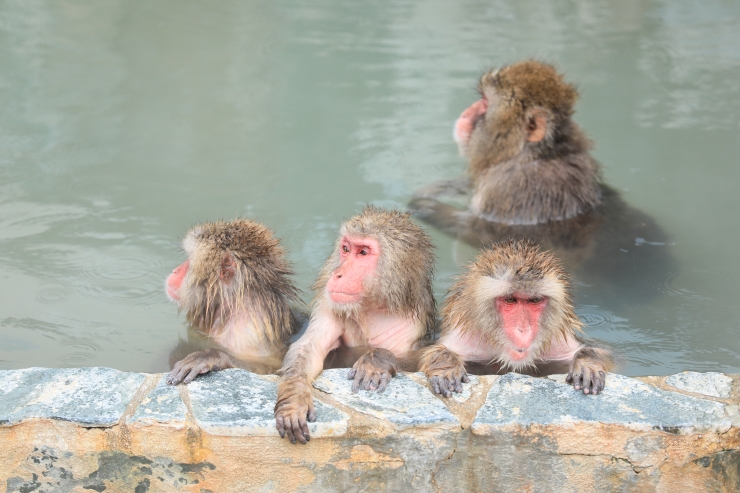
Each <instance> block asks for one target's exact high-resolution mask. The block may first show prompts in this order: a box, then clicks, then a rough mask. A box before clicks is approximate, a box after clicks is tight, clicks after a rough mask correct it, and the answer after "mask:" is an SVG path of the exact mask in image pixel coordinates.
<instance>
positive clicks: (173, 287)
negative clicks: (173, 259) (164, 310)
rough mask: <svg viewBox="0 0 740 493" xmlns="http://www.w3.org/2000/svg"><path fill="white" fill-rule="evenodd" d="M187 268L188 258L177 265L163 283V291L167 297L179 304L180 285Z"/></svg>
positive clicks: (188, 266)
mask: <svg viewBox="0 0 740 493" xmlns="http://www.w3.org/2000/svg"><path fill="white" fill-rule="evenodd" d="M189 269H190V259H188V260H186V261H185V262H183V263H181V264H180V265H178V266H177V267H176V268H175V269H174V270H173V271H172V273H171V274H170V275H169V276H168V277H167V281H166V283H165V292H166V293H167V297H168V298H169V299H170V300H171V301H173V302H175V303H177V304H178V305H179V304H180V287H181V286H182V281H183V279H185V276H186V275H187V273H188V270H189Z"/></svg>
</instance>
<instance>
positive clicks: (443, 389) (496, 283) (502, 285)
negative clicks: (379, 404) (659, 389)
mask: <svg viewBox="0 0 740 493" xmlns="http://www.w3.org/2000/svg"><path fill="white" fill-rule="evenodd" d="M582 325H583V324H582V323H581V322H580V321H579V320H578V317H577V316H576V314H575V312H574V310H573V302H572V301H571V295H570V292H569V286H568V280H567V277H566V275H565V272H564V271H563V270H562V269H561V268H560V265H559V263H558V261H557V259H556V258H555V257H554V256H553V255H552V254H551V253H550V252H542V251H540V250H539V248H538V247H537V246H536V245H535V244H534V243H532V242H529V241H514V240H509V241H508V242H504V243H499V244H495V245H493V246H492V247H490V248H487V249H485V250H483V251H482V252H481V253H480V254H479V255H478V257H477V258H476V260H475V261H474V262H473V263H472V264H471V265H470V266H469V268H468V270H467V272H465V273H464V274H463V275H462V276H460V278H459V279H458V280H457V282H456V283H455V284H454V285H453V286H452V287H451V288H450V291H449V293H448V296H447V299H446V300H445V302H444V306H443V308H442V335H441V336H440V338H439V340H438V341H437V343H436V344H435V345H433V346H430V347H429V348H427V349H426V350H424V353H423V355H422V357H421V360H420V365H421V371H423V372H424V373H425V374H426V375H427V378H428V379H429V383H430V385H431V387H432V389H433V390H434V392H435V393H438V394H442V395H444V396H446V397H449V396H450V395H451V394H452V392H461V391H462V383H463V382H467V381H468V375H467V371H466V369H465V362H478V363H483V364H486V363H495V364H497V365H499V367H500V368H501V369H502V370H506V369H509V370H514V371H517V370H523V369H536V368H538V367H540V366H543V365H546V364H551V363H557V362H560V363H564V364H567V365H568V367H569V369H568V376H567V378H566V380H567V381H568V382H569V383H572V384H573V386H574V387H575V389H576V390H582V391H583V393H584V394H598V393H599V392H601V391H602V390H603V389H604V383H605V381H606V372H607V371H609V369H610V368H611V367H612V365H613V361H612V357H611V353H610V352H609V351H608V350H607V349H604V348H597V347H595V346H593V345H591V344H589V343H587V342H586V341H585V340H584V339H583V338H582V337H581V336H580V335H579V334H578V332H580V330H581V327H582Z"/></svg>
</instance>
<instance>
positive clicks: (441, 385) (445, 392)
mask: <svg viewBox="0 0 740 493" xmlns="http://www.w3.org/2000/svg"><path fill="white" fill-rule="evenodd" d="M439 390H440V391H441V392H440V394H442V395H444V396H445V397H449V396H451V395H452V392H450V389H449V387H448V386H447V379H446V378H444V377H440V379H439Z"/></svg>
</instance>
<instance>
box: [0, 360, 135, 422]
mask: <svg viewBox="0 0 740 493" xmlns="http://www.w3.org/2000/svg"><path fill="white" fill-rule="evenodd" d="M145 380H146V376H145V375H142V374H140V373H128V372H122V371H118V370H113V369H110V368H66V369H51V368H27V369H24V370H12V371H0V424H15V423H18V422H20V421H23V420H26V419H31V418H51V419H62V420H65V421H72V422H74V423H79V424H81V425H84V426H90V427H95V426H112V425H114V424H116V423H118V421H119V420H120V418H121V416H122V415H123V413H124V412H125V411H126V407H127V406H128V404H129V402H130V401H131V398H132V397H133V396H134V393H135V392H136V391H137V390H138V388H139V387H141V385H142V384H143V383H144V381H145Z"/></svg>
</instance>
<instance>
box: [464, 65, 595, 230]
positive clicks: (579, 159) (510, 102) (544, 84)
mask: <svg viewBox="0 0 740 493" xmlns="http://www.w3.org/2000/svg"><path fill="white" fill-rule="evenodd" d="M479 91H480V93H481V95H482V96H483V97H485V98H486V99H487V100H488V109H487V111H486V113H485V114H484V115H481V117H480V118H479V119H478V120H477V121H476V122H475V124H474V128H473V131H472V133H471V136H470V140H469V141H468V142H467V144H464V145H463V146H462V148H461V151H462V152H463V153H464V154H465V155H466V156H468V157H469V159H470V164H469V169H468V171H469V173H470V175H471V177H472V179H473V182H474V186H475V190H474V197H473V200H472V202H471V208H472V210H473V211H474V212H476V213H478V214H480V215H482V216H484V217H486V218H487V219H489V220H491V221H495V222H501V223H506V224H538V223H545V222H548V221H556V220H562V219H568V218H571V217H575V216H577V215H579V214H582V213H584V212H588V211H590V210H592V209H593V208H594V207H596V206H597V205H599V204H600V201H601V189H600V181H601V167H600V165H599V163H598V162H597V161H595V160H594V159H593V158H592V157H591V156H590V154H589V151H590V149H591V147H592V145H591V142H590V141H589V139H588V138H587V137H586V136H585V135H584V133H583V132H582V131H581V129H580V127H579V126H578V125H577V124H576V123H574V122H573V121H572V120H571V115H572V114H573V112H574V110H573V105H574V104H575V102H576V99H577V98H578V92H577V90H576V88H575V87H574V86H573V85H571V84H568V83H566V82H565V81H564V80H563V77H562V76H561V75H560V74H558V73H557V71H556V70H555V68H554V67H553V66H552V65H548V64H546V63H542V62H538V61H535V60H526V61H522V62H518V63H515V64H513V65H509V66H506V67H503V68H501V69H500V70H492V71H490V72H488V73H486V74H484V75H483V76H482V77H481V79H480V83H479ZM535 117H539V118H543V119H544V120H545V121H546V129H545V136H544V138H543V139H542V140H540V141H539V142H529V141H528V140H527V136H528V134H527V128H528V125H530V124H532V122H533V121H535V120H534V119H535Z"/></svg>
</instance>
